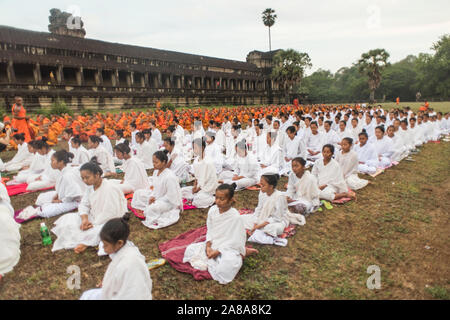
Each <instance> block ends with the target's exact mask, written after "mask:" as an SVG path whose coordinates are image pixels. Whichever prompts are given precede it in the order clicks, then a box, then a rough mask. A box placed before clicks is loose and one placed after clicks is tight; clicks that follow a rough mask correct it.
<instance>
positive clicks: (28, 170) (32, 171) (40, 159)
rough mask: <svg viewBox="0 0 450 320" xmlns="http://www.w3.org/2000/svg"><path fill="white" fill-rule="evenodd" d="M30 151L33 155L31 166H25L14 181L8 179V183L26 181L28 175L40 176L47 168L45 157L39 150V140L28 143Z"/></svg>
mask: <svg viewBox="0 0 450 320" xmlns="http://www.w3.org/2000/svg"><path fill="white" fill-rule="evenodd" d="M28 151H29V152H30V153H31V154H32V155H33V159H32V161H31V164H30V166H29V167H26V166H25V167H24V168H23V169H22V170H21V171H19V173H18V174H17V176H15V177H14V179H13V180H12V181H8V182H7V185H13V184H21V183H26V182H27V180H28V177H38V176H39V174H41V173H42V172H43V171H44V169H45V157H44V156H42V155H41V154H40V153H39V152H38V150H37V141H30V142H29V143H28Z"/></svg>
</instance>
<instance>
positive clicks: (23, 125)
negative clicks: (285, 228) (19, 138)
mask: <svg viewBox="0 0 450 320" xmlns="http://www.w3.org/2000/svg"><path fill="white" fill-rule="evenodd" d="M14 100H15V104H14V105H13V106H12V109H11V112H12V116H13V120H12V127H13V128H16V129H17V130H18V131H17V133H23V134H25V142H27V143H28V142H29V141H31V134H30V128H29V127H28V118H27V111H26V110H25V107H24V106H23V99H22V98H21V97H15V99H14Z"/></svg>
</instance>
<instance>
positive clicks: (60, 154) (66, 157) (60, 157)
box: [52, 150, 74, 164]
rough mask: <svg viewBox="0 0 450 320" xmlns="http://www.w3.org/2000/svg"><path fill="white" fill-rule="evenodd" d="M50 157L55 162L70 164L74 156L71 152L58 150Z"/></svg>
mask: <svg viewBox="0 0 450 320" xmlns="http://www.w3.org/2000/svg"><path fill="white" fill-rule="evenodd" d="M52 157H54V158H55V159H56V161H58V162H61V161H62V162H64V164H68V163H70V162H72V159H73V158H74V155H73V153H72V152H68V151H66V150H59V151H56V152H55V153H54V154H53V155H52Z"/></svg>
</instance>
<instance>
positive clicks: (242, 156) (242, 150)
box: [219, 140, 260, 190]
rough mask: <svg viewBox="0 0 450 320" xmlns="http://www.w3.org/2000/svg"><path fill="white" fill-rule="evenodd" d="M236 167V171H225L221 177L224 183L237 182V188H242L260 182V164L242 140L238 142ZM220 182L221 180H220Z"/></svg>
mask: <svg viewBox="0 0 450 320" xmlns="http://www.w3.org/2000/svg"><path fill="white" fill-rule="evenodd" d="M236 154H237V157H236V162H235V165H236V168H235V170H234V172H232V171H223V172H222V173H221V174H220V177H219V178H220V179H222V180H223V181H222V182H223V183H227V184H233V183H235V184H236V190H242V189H245V188H247V187H251V186H254V185H255V184H257V183H258V177H259V171H260V168H259V165H258V161H257V160H256V157H255V156H254V155H253V154H251V153H248V152H247V144H246V143H245V140H242V141H240V142H238V143H237V144H236ZM219 182H220V181H219Z"/></svg>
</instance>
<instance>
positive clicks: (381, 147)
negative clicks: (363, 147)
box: [372, 126, 394, 169]
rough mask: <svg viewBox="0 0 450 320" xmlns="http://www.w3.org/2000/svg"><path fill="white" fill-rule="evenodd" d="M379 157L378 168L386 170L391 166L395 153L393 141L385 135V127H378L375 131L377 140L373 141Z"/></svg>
mask: <svg viewBox="0 0 450 320" xmlns="http://www.w3.org/2000/svg"><path fill="white" fill-rule="evenodd" d="M372 145H373V146H374V148H375V150H376V152H377V156H378V163H377V167H378V168H381V169H384V168H387V167H389V166H390V165H391V156H392V154H393V153H394V150H393V149H392V145H391V141H389V140H388V138H387V137H386V136H385V135H384V127H383V126H378V127H376V129H375V139H374V140H373V141H372Z"/></svg>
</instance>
